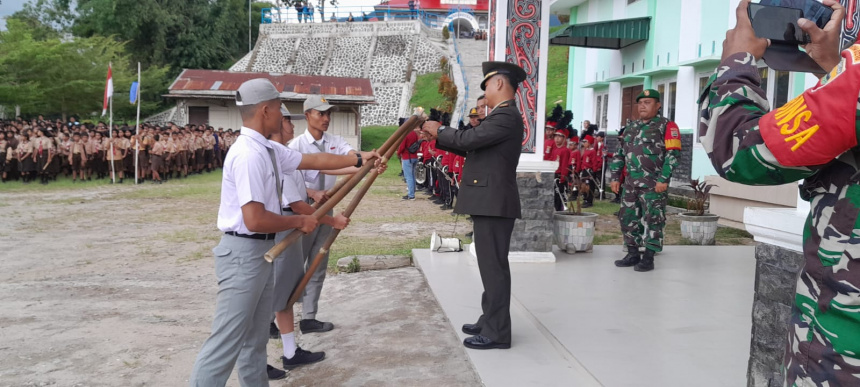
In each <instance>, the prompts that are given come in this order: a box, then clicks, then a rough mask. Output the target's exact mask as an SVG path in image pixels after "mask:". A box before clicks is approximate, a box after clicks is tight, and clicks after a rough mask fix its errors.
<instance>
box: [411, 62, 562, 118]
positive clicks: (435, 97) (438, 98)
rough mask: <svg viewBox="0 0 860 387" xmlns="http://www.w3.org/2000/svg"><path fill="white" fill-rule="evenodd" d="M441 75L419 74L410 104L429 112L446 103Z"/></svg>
mask: <svg viewBox="0 0 860 387" xmlns="http://www.w3.org/2000/svg"><path fill="white" fill-rule="evenodd" d="M565 69H566V67H565ZM441 77H442V73H441V72H439V73H429V74H424V75H419V76H418V77H417V78H416V80H415V88H414V89H413V90H412V99H410V100H409V105H411V106H412V107H418V106H421V107H423V108H424V110H425V111H427V113H428V114H429V113H430V108H437V107H439V106H442V105H444V104H445V97H444V96H442V94H439V78H441Z"/></svg>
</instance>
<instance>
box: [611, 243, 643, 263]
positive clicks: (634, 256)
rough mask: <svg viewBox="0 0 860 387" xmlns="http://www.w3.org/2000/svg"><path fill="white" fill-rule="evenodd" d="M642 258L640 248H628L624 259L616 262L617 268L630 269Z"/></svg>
mask: <svg viewBox="0 0 860 387" xmlns="http://www.w3.org/2000/svg"><path fill="white" fill-rule="evenodd" d="M640 260H641V258H640V257H639V247H638V246H627V255H626V256H625V257H624V258H623V259H619V260H617V261H615V266H618V267H630V266H636V265H637V264H638V263H639V261H640Z"/></svg>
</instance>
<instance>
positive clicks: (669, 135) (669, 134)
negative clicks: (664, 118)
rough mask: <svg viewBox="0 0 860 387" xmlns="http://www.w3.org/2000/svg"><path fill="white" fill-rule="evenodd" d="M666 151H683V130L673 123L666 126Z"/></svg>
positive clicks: (670, 122)
mask: <svg viewBox="0 0 860 387" xmlns="http://www.w3.org/2000/svg"><path fill="white" fill-rule="evenodd" d="M664 142H665V143H666V150H681V130H680V129H678V125H677V124H676V123H674V122H672V121H669V123H668V124H666V137H665V139H664Z"/></svg>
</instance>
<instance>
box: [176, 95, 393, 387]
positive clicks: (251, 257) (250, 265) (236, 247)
mask: <svg viewBox="0 0 860 387" xmlns="http://www.w3.org/2000/svg"><path fill="white" fill-rule="evenodd" d="M279 96H280V93H279V92H278V90H277V89H276V88H275V86H274V85H272V83H271V82H270V81H269V80H268V79H265V78H258V79H252V80H250V81H247V82H245V83H243V84H242V85H241V86H240V87H239V90H238V91H237V92H236V104H237V105H239V112H240V113H241V115H242V121H243V126H242V129H241V135H240V136H239V138H238V139H237V140H236V143H235V144H233V146H232V147H231V150H230V152H229V153H228V154H227V158H226V160H225V162H224V172H223V173H224V175H223V178H222V181H221V205H220V207H219V210H218V228H219V229H220V230H221V231H223V232H224V235H223V236H222V237H221V242H220V243H219V244H218V246H216V247H215V248H214V249H212V252H213V253H214V255H215V273H216V276H217V279H218V296H217V299H216V304H215V315H214V317H213V321H212V333H211V334H210V336H209V338H208V339H206V342H204V343H203V346H202V347H201V349H200V353H199V354H198V355H197V360H196V362H195V364H194V369H193V371H192V374H191V378H190V381H189V385H191V386H205V387H211V386H215V387H220V386H224V385H225V384H226V383H227V379H228V378H229V376H230V373H231V372H232V370H233V367H234V365H236V366H237V367H236V368H237V369H238V374H239V383H240V385H242V386H268V383H269V382H268V374H269V372H267V369H266V342H267V340H268V329H267V328H268V326H269V323H270V322H271V321H272V290H273V286H274V278H273V275H272V264H270V263H268V262H266V261H265V259H264V258H263V255H264V254H265V253H266V251H268V250H269V249H271V248H272V247H273V246H274V245H275V233H277V232H280V231H284V230H289V229H294V228H298V229H300V230H301V231H302V232H304V233H309V232H311V231H313V230H314V228H316V226H317V221H316V220H315V219H314V218H313V217H312V216H306V215H293V216H283V215H281V210H282V207H283V206H282V205H281V203H280V201H281V196H280V195H279V191H280V190H281V188H282V187H281V185H280V178H281V176H280V174H281V173H282V172H283V173H291V172H294V171H295V170H296V169H316V170H320V169H322V170H328V169H338V168H344V167H348V166H350V165H356V166H360V165H361V164H362V160H372V159H374V158H377V157H378V156H379V155H378V154H376V153H375V152H364V154H361V155H359V156H346V155H343V156H340V155H316V154H314V155H310V154H309V155H303V154H300V153H298V152H294V151H290V150H288V149H285V148H282V147H274V146H273V145H272V144H271V143H270V142H269V141H268V140H267V138H268V137H269V136H270V135H271V134H272V133H273V132H275V131H278V130H280V127H281V120H282V119H283V118H282V116H281V112H280V105H281V104H280V97H279ZM236 363H238V365H237V364H236ZM272 371H278V370H272ZM279 374H280V375H274V376H280V377H283V372H280V373H279Z"/></svg>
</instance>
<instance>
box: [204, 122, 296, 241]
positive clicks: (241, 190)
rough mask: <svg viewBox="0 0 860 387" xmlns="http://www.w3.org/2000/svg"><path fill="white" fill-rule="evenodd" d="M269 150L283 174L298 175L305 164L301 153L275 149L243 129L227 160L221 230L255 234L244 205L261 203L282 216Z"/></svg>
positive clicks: (254, 132) (220, 216)
mask: <svg viewBox="0 0 860 387" xmlns="http://www.w3.org/2000/svg"><path fill="white" fill-rule="evenodd" d="M268 149H274V151H275V160H276V162H277V163H278V169H279V170H280V172H281V173H293V172H295V171H296V168H298V167H299V163H301V161H302V155H301V154H300V153H298V152H295V151H293V150H290V149H287V148H286V147H273V146H272V144H271V143H270V142H269V140H266V138H265V137H263V135H262V134H260V133H259V132H257V131H255V130H253V129H250V128H247V127H244V126H243V127H242V130H241V134H240V136H239V138H238V139H236V143H235V144H233V146H232V147H231V148H230V152H228V153H227V158H226V159H225V160H224V175H223V177H222V179H221V206H220V207H219V208H218V229H219V230H221V231H224V232H227V231H234V232H238V233H241V234H253V233H252V232H250V231H249V230H248V228H247V227H246V226H245V222H244V220H243V219H242V206H244V205H245V204H248V203H250V202H258V203H262V204H263V206H265V208H266V210H267V211H271V212H274V213H276V214H280V213H281V206H280V202H279V200H278V190H277V186H276V179H275V169H274V166H273V165H272V159H271V157H270V156H269V151H268Z"/></svg>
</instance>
